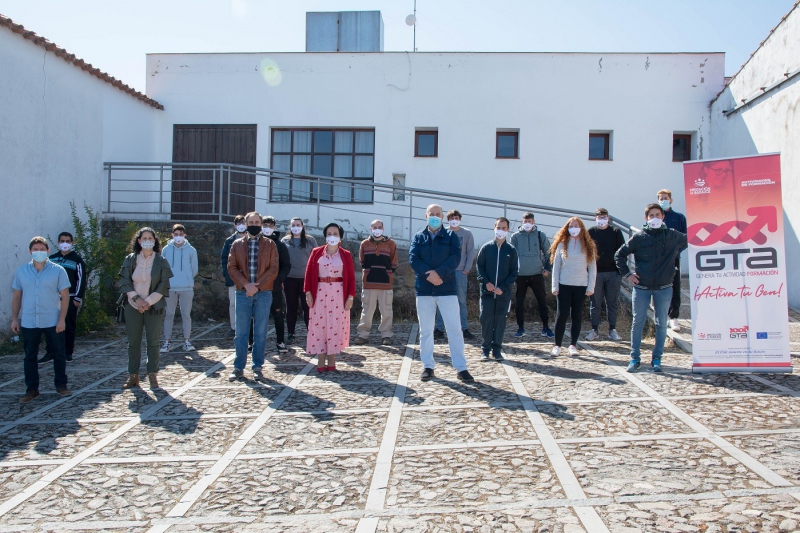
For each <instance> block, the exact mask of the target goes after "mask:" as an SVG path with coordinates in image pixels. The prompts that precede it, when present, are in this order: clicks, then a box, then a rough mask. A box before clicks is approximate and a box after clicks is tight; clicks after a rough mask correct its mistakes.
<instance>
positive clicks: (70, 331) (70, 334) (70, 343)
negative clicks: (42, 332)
mask: <svg viewBox="0 0 800 533" xmlns="http://www.w3.org/2000/svg"><path fill="white" fill-rule="evenodd" d="M64 323H65V324H66V329H64V353H65V354H66V355H67V357H69V356H71V355H72V353H73V352H74V351H75V331H76V330H77V329H78V308H77V307H75V298H72V297H70V299H69V307H67V316H66V317H65V318H64ZM45 353H46V354H47V355H48V356H51V355H54V354H55V350H54V349H53V348H51V347H50V344H49V343H48V342H47V338H46V337H45Z"/></svg>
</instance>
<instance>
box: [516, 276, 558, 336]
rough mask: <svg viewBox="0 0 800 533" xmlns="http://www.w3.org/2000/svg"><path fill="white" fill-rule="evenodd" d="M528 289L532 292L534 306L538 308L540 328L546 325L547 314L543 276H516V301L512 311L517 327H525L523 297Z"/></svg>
mask: <svg viewBox="0 0 800 533" xmlns="http://www.w3.org/2000/svg"><path fill="white" fill-rule="evenodd" d="M528 287H530V288H531V290H532V291H533V296H534V297H535V298H536V304H537V305H538V306H539V318H540V319H542V327H543V328H546V327H547V324H548V320H549V317H548V313H547V293H546V292H545V290H544V276H542V275H541V274H535V275H533V276H517V301H516V305H515V306H514V310H515V312H516V314H517V326H519V327H521V328H524V327H525V295H526V294H527V293H528Z"/></svg>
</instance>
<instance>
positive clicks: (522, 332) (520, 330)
mask: <svg viewBox="0 0 800 533" xmlns="http://www.w3.org/2000/svg"><path fill="white" fill-rule="evenodd" d="M523 335H525V328H517V332H516V333H514V336H515V337H522V336H523Z"/></svg>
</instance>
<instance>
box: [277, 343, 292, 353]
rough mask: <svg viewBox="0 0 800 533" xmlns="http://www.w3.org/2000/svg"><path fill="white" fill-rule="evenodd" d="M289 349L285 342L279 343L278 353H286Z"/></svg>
mask: <svg viewBox="0 0 800 533" xmlns="http://www.w3.org/2000/svg"><path fill="white" fill-rule="evenodd" d="M288 351H289V349H288V348H287V347H286V344H285V343H283V342H279V343H278V353H286V352H288Z"/></svg>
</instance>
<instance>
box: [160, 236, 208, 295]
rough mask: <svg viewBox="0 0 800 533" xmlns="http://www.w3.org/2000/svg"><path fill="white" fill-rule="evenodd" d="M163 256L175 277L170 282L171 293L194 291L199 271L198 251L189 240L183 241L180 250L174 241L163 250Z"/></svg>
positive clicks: (168, 243) (170, 241)
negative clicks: (195, 279)
mask: <svg viewBox="0 0 800 533" xmlns="http://www.w3.org/2000/svg"><path fill="white" fill-rule="evenodd" d="M161 256H162V257H163V258H164V259H166V260H167V262H168V263H169V266H170V268H172V274H173V277H172V278H170V280H169V290H171V291H176V292H177V291H191V290H194V278H195V276H197V272H198V270H199V268H198V265H197V250H195V249H194V247H192V245H191V244H190V243H189V241H188V240H186V241H183V245H182V246H181V247H180V248H179V247H177V246H175V243H174V241H173V240H172V239H170V240H169V242H167V245H166V246H165V247H164V249H163V250H161Z"/></svg>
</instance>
